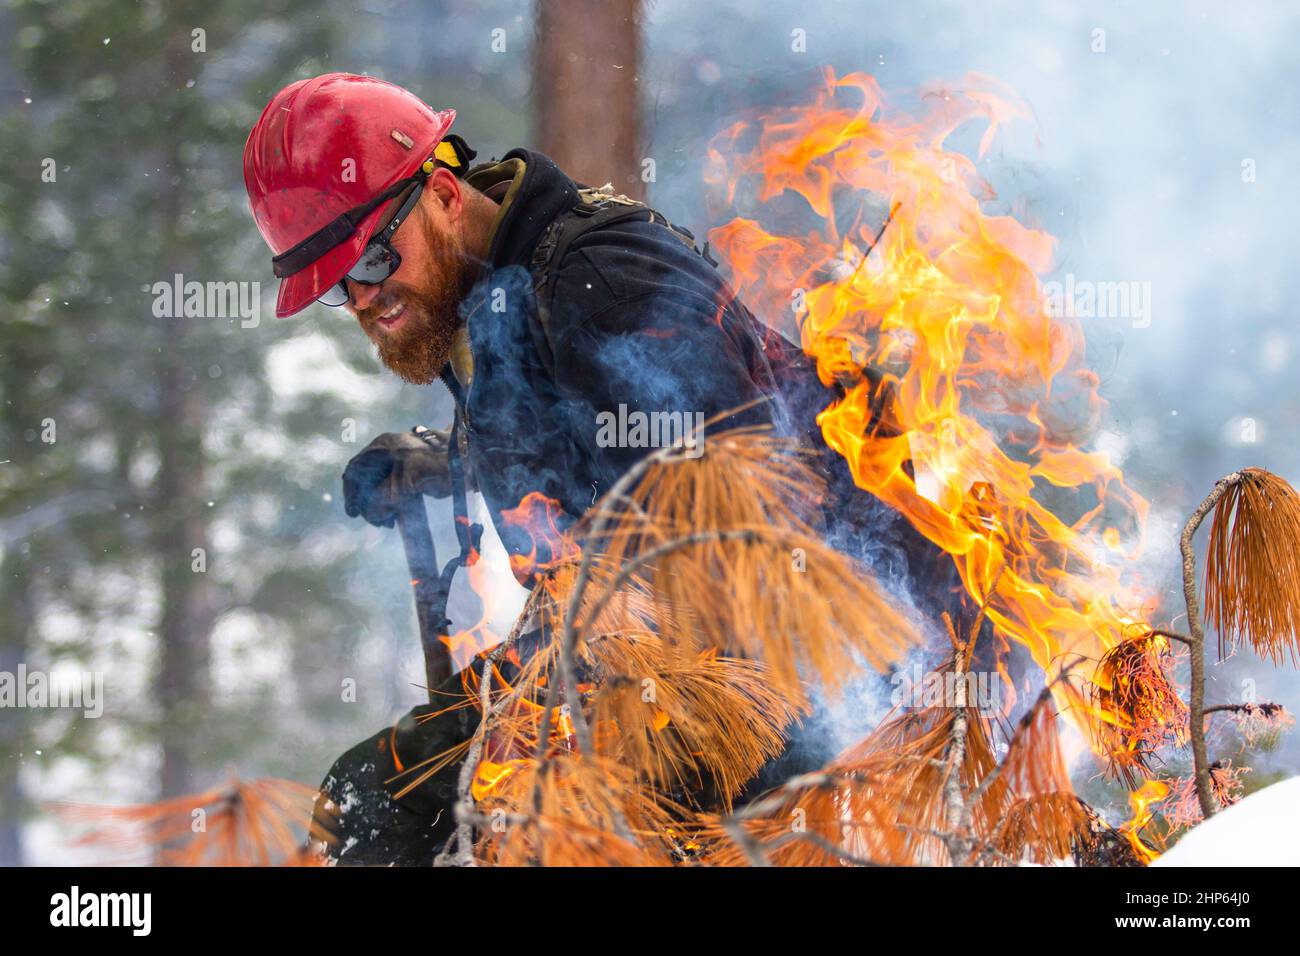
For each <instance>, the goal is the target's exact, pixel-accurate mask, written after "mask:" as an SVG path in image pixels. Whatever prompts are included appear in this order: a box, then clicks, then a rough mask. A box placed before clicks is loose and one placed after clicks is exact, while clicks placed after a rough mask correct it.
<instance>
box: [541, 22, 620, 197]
mask: <svg viewBox="0 0 1300 956" xmlns="http://www.w3.org/2000/svg"><path fill="white" fill-rule="evenodd" d="M640 19H641V0H537V39H536V43H535V46H534V71H533V75H534V76H535V77H536V80H535V82H534V86H533V97H534V104H533V106H534V108H533V115H534V116H535V117H536V128H535V134H534V139H535V140H536V142H537V144H538V148H539V149H541V151H542V152H544V153H546V154H547V155H548V156H550V157H551V158H552V159H554V160H555V161H556V163H558V164H559V166H560V168H561V169H562V170H564V171H565V172H566V173H568V174H569V175H570V176H572V177H573V178H574V179H577V180H578V181H579V182H583V183H586V184H588V185H591V186H601V185H603V184H605V183H607V182H608V183H613V185H614V187H615V189H616V190H617V191H618V192H622V193H626V194H627V195H629V196H631V197H632V198H634V199H643V198H645V182H644V181H643V180H642V158H643V153H642V147H643V144H642V142H641V125H640V119H641V109H640V97H639V91H640V77H639V72H640V68H641V54H640V40H641V36H640V34H641V23H640Z"/></svg>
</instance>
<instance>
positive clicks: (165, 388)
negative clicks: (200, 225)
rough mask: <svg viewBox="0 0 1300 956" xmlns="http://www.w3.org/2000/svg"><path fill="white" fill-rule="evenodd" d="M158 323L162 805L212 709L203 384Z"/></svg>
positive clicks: (172, 248) (175, 326) (166, 231)
mask: <svg viewBox="0 0 1300 956" xmlns="http://www.w3.org/2000/svg"><path fill="white" fill-rule="evenodd" d="M188 42H189V37H188V34H185V33H182V32H179V31H177V32H176V33H175V34H174V38H173V40H172V42H171V43H170V44H169V47H168V57H167V73H166V74H165V75H164V77H163V78H162V82H161V84H160V85H161V86H162V87H163V88H169V87H170V88H173V89H176V88H179V87H180V86H181V84H183V83H184V78H185V77H186V76H187V75H188V74H187V72H186V68H187V65H188V64H187V59H188ZM170 99H171V102H172V103H173V104H176V103H178V102H179V101H178V100H177V99H176V98H175V97H174V96H172V97H171V98H170ZM176 108H177V109H179V108H180V107H179V106H177V107H176ZM178 119H179V117H178ZM164 155H165V163H166V165H165V166H164V169H165V170H166V171H168V172H170V173H173V174H175V175H178V176H182V177H183V175H184V170H183V168H182V167H183V163H182V162H181V158H180V152H179V141H178V139H177V138H172V139H171V140H169V142H168V145H167V148H166V150H165V153H164ZM183 195H184V191H183V189H181V188H172V189H167V190H165V191H164V192H163V195H162V196H161V197H160V200H161V201H160V203H159V211H160V213H161V222H160V232H161V235H162V236H164V237H165V240H164V243H163V248H164V249H167V250H169V254H168V255H167V256H166V257H165V258H166V260H167V261H165V262H163V263H161V264H162V265H163V267H164V275H165V276H166V277H167V278H168V279H170V278H171V277H172V276H173V275H175V274H177V273H180V274H184V273H185V272H186V271H187V267H188V266H189V265H190V264H192V263H193V261H194V258H193V256H192V255H190V254H189V252H188V250H187V245H186V239H185V237H184V236H182V235H181V234H180V232H179V230H178V229H177V228H176V227H177V224H178V222H179V220H180V217H181V215H182V214H183V212H184V207H183V205H182V203H181V200H182V198H183ZM187 278H189V277H188V276H187ZM155 321H156V320H155ZM164 321H166V322H168V325H167V326H166V327H165V328H163V329H160V330H159V342H160V344H161V349H160V350H159V363H158V366H157V374H158V408H157V415H158V419H157V426H156V431H155V434H156V435H157V436H158V456H159V467H158V476H157V483H156V485H155V493H156V495H157V503H156V509H157V510H156V512H155V525H154V552H155V554H156V556H157V559H158V565H159V575H160V578H161V586H162V617H161V620H160V621H159V625H158V638H159V642H160V652H159V657H160V660H159V667H158V676H157V686H156V693H157V699H158V704H159V708H160V717H161V721H162V726H161V728H160V737H161V744H162V766H161V774H160V788H161V791H162V796H163V797H164V798H166V797H171V796H176V795H178V794H183V793H186V792H191V791H192V790H193V789H194V788H195V784H196V781H195V779H194V777H195V767H194V762H193V757H194V754H195V753H196V752H197V751H199V750H200V749H201V745H202V737H203V732H204V728H205V724H206V719H207V716H208V712H209V709H210V705H211V693H210V689H209V684H210V677H211V675H210V671H211V629H212V621H213V613H212V602H211V596H210V592H209V587H208V583H207V573H206V569H205V570H203V571H196V570H194V568H193V557H192V554H193V551H194V549H195V548H202V549H203V552H204V556H205V557H204V560H205V562H206V555H207V549H208V540H207V531H208V529H207V512H206V496H205V494H204V487H205V474H204V471H205V469H204V461H203V454H204V453H203V440H202V434H203V421H204V415H203V405H202V401H201V395H200V389H201V384H200V378H199V376H198V375H197V374H196V372H195V370H194V368H193V364H192V356H191V355H190V351H191V348H189V347H187V339H188V338H189V335H188V334H187V333H188V332H189V329H188V325H187V323H188V322H190V321H192V320H190V319H186V318H182V317H179V316H178V317H175V318H172V319H169V320H164ZM205 568H206V564H205Z"/></svg>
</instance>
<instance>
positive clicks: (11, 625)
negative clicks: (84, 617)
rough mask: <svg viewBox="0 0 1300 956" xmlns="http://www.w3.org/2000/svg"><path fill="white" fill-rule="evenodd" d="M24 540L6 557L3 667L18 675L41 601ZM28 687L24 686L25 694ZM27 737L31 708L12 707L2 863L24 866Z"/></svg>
mask: <svg viewBox="0 0 1300 956" xmlns="http://www.w3.org/2000/svg"><path fill="white" fill-rule="evenodd" d="M21 548H22V544H21V542H9V544H7V545H6V546H5V554H4V558H3V559H2V560H0V608H4V614H2V615H0V671H7V672H8V673H10V674H17V672H18V665H19V664H20V663H23V662H24V661H26V660H27V658H28V651H29V649H30V646H31V641H30V639H29V631H30V630H31V628H32V627H33V626H34V624H33V622H34V620H35V617H36V602H35V600H34V599H33V596H32V586H31V577H30V575H29V572H28V566H27V560H26V558H25V557H24V556H23V555H22V553H21V551H20V549H21ZM25 691H26V688H24V687H19V688H18V693H20V694H22V693H24V692H25ZM29 746H30V742H29V741H28V740H27V711H26V710H23V709H19V708H14V709H12V710H6V711H5V712H4V715H3V717H0V866H22V865H23V862H24V860H23V841H22V819H23V814H24V812H25V810H26V809H27V800H26V797H25V796H24V795H23V791H22V781H21V780H20V779H19V776H18V773H19V769H20V767H21V766H22V761H21V760H20V759H19V756H18V755H19V754H20V753H26V752H27V751H28V748H29Z"/></svg>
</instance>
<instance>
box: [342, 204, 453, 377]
mask: <svg viewBox="0 0 1300 956" xmlns="http://www.w3.org/2000/svg"><path fill="white" fill-rule="evenodd" d="M404 199H405V197H404V196H399V197H398V198H397V199H395V200H394V203H393V207H394V208H398V207H400V205H401V203H402V202H403V201H404ZM458 211H459V207H458V206H457V207H456V209H455V212H458ZM455 212H453V210H452V209H451V207H450V206H449V204H447V203H445V202H444V201H443V199H442V196H441V194H440V193H439V192H435V191H434V190H433V189H430V188H427V187H426V189H425V190H424V193H423V194H422V195H421V196H420V201H419V203H418V204H417V206H416V210H415V213H414V214H413V215H412V216H411V217H410V218H409V219H407V221H406V222H404V223H403V224H402V225H401V226H399V227H398V229H397V232H395V233H394V234H393V238H392V246H393V248H394V249H396V250H397V253H398V255H400V256H401V257H402V264H401V265H400V266H399V267H398V269H397V271H396V272H394V273H393V274H392V275H391V276H389V277H388V278H387V279H385V280H384V281H383V282H382V283H380V284H379V285H362V284H360V283H358V282H355V281H353V280H351V279H349V280H347V284H348V293H349V295H350V299H349V301H348V304H347V309H348V311H350V312H351V313H352V314H353V315H355V316H356V317H357V321H358V322H360V323H361V329H362V331H364V332H365V333H366V335H367V336H368V337H369V338H370V341H371V342H373V343H375V348H376V350H377V351H378V353H379V359H380V361H381V362H383V363H384V365H385V366H387V367H388V368H389V369H390V370H391V371H392V372H394V373H395V374H397V375H398V376H400V377H401V378H403V379H405V380H406V381H408V382H412V383H415V384H417V385H427V384H428V383H430V382H432V381H433V380H434V379H435V378H437V377H438V373H439V372H441V371H442V368H443V366H444V365H445V364H446V363H447V358H448V357H449V356H450V354H451V346H452V338H453V336H454V335H455V332H456V329H457V327H458V326H459V324H460V313H459V309H460V303H461V301H462V299H463V298H464V296H465V294H466V293H467V292H468V291H469V288H470V287H471V286H472V285H473V282H474V277H475V276H476V274H477V272H478V267H477V265H476V264H475V262H474V261H473V260H472V258H471V257H470V256H469V255H468V254H467V253H466V249H465V239H464V235H463V231H462V229H461V228H460V226H461V223H462V220H461V219H460V218H459V216H458V215H455Z"/></svg>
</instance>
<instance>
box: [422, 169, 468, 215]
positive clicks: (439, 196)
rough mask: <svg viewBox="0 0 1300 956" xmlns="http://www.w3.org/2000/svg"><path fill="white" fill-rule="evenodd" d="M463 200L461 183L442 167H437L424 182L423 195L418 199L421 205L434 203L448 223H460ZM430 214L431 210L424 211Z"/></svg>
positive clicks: (448, 170)
mask: <svg viewBox="0 0 1300 956" xmlns="http://www.w3.org/2000/svg"><path fill="white" fill-rule="evenodd" d="M463 200H464V197H463V195H462V186H461V181H460V180H459V179H457V178H456V174H455V173H453V172H452V171H451V170H450V169H447V168H446V167H444V166H439V167H438V168H437V169H435V170H434V171H433V172H432V173H430V174H429V178H428V179H426V180H425V181H424V195H423V196H421V197H420V202H421V204H423V203H426V202H429V203H436V204H437V205H438V207H440V208H439V212H440V213H441V215H443V216H445V217H446V218H447V219H448V220H449V221H450V222H453V223H456V222H459V221H460V217H461V213H462V211H463ZM426 211H427V212H432V211H433V210H432V208H430V209H428V210H426Z"/></svg>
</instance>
